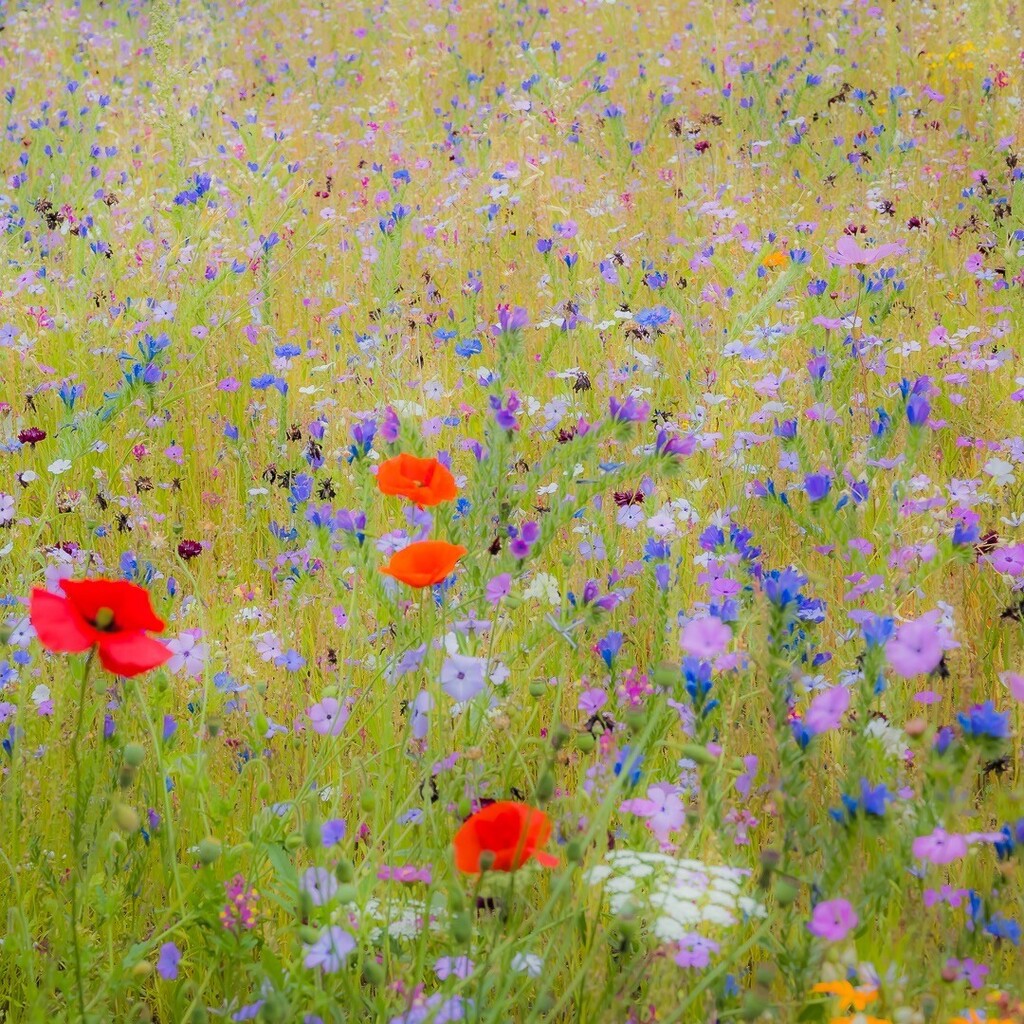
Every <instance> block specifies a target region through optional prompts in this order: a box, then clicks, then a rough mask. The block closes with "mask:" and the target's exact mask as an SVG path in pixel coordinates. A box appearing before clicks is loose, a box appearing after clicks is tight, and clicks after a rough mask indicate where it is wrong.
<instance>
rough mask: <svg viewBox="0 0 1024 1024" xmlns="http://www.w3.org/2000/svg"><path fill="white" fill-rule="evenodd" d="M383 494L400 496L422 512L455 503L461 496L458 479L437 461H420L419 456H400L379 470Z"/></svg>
mask: <svg viewBox="0 0 1024 1024" xmlns="http://www.w3.org/2000/svg"><path fill="white" fill-rule="evenodd" d="M377 486H378V487H379V488H380V492H381V494H398V495H401V496H402V497H403V498H408V499H409V500H410V501H414V502H415V503H416V504H417V505H419V507H420V508H426V507H427V506H428V505H440V504H441V502H442V501H451V500H452V499H453V498H454V497H455V496H456V495H457V494H458V493H459V489H458V488H457V487H456V486H455V477H453V476H452V474H451V473H450V472H449V470H448V468H447V467H446V466H443V465H442V464H441V463H440V462H438V461H437V459H419V458H417V457H416V456H415V455H406V454H405V453H403V454H401V455H396V456H395V457H394V458H393V459H388V460H387V461H386V462H382V463H381V464H380V466H379V467H378V469H377Z"/></svg>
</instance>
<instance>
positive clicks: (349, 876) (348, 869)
mask: <svg viewBox="0 0 1024 1024" xmlns="http://www.w3.org/2000/svg"><path fill="white" fill-rule="evenodd" d="M334 877H335V878H337V880H338V881H339V882H343V883H344V882H351V881H352V880H353V879H354V878H355V877H356V872H355V868H353V867H352V861H350V860H348V858H346V857H342V858H341V860H339V861H338V863H337V864H335V865H334Z"/></svg>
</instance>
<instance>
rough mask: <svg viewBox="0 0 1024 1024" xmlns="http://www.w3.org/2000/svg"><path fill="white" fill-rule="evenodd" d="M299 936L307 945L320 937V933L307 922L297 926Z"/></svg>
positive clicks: (310, 944)
mask: <svg viewBox="0 0 1024 1024" xmlns="http://www.w3.org/2000/svg"><path fill="white" fill-rule="evenodd" d="M299 938H300V939H302V941H303V942H304V943H305V944H306V945H307V946H312V945H313V943H314V942H316V940H317V939H319V938H320V933H319V932H318V931H317V930H316V929H315V928H310V926H309V925H308V924H304V925H302V926H300V928H299Z"/></svg>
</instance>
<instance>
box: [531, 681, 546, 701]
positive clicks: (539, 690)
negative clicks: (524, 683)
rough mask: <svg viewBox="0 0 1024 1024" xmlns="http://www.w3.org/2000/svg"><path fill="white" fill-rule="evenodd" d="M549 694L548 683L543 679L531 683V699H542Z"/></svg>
mask: <svg viewBox="0 0 1024 1024" xmlns="http://www.w3.org/2000/svg"><path fill="white" fill-rule="evenodd" d="M547 692H548V686H547V683H545V682H544V681H543V680H541V679H534V680H533V682H532V683H530V696H531V697H536V698H538V699H540V698H541V697H543V696H544V694H545V693H547Z"/></svg>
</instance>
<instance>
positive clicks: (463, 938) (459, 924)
mask: <svg viewBox="0 0 1024 1024" xmlns="http://www.w3.org/2000/svg"><path fill="white" fill-rule="evenodd" d="M472 935H473V922H472V921H471V920H470V919H469V914H467V913H466V912H465V911H462V913H459V914H456V915H455V916H454V917H452V938H453V939H454V940H455V941H456V942H457V943H459V945H462V944H463V943H466V942H469V940H470V938H471V937H472Z"/></svg>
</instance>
